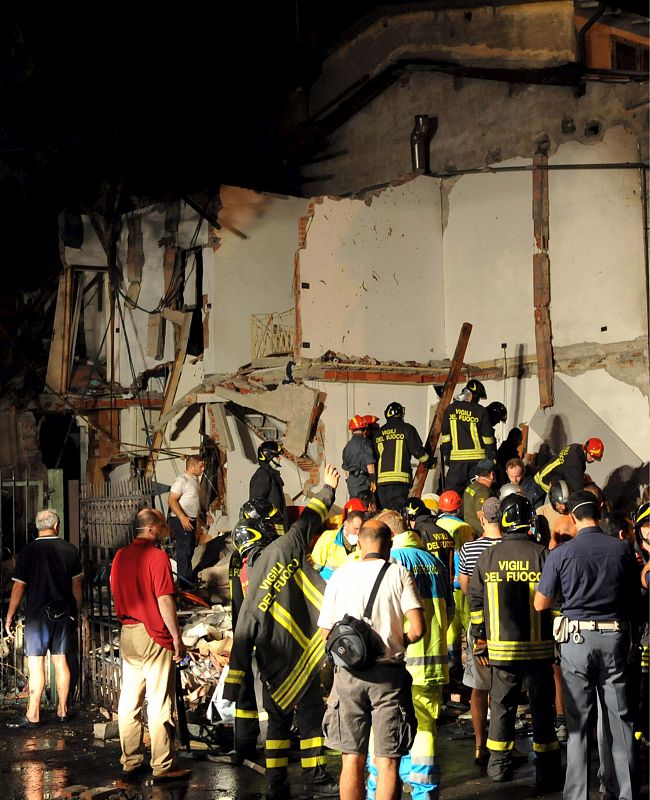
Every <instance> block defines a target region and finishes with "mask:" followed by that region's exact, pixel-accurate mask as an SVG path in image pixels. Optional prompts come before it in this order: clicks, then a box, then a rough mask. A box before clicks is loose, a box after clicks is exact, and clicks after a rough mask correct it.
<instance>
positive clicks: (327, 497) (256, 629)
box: [224, 487, 334, 711]
mask: <svg viewBox="0 0 650 800" xmlns="http://www.w3.org/2000/svg"><path fill="white" fill-rule="evenodd" d="M333 500H334V491H333V489H331V488H329V487H325V488H324V489H322V490H321V492H320V493H319V494H318V495H316V497H313V498H312V499H311V500H310V501H309V502H308V503H307V505H306V506H305V509H304V511H303V513H302V515H301V516H300V519H299V520H298V521H297V522H296V523H294V525H292V526H291V528H290V529H289V530H288V531H287V533H286V534H285V535H284V536H281V537H280V538H279V539H277V540H276V541H274V542H272V543H271V544H270V545H268V547H266V548H265V549H264V550H262V552H261V553H260V554H259V555H258V557H257V559H256V560H255V563H254V564H253V566H252V569H251V571H250V573H249V580H248V591H247V593H246V597H245V599H244V602H243V603H242V606H241V609H240V612H239V619H238V620H237V627H236V628H235V633H234V639H233V645H232V652H231V656H230V670H229V672H228V677H227V678H226V681H225V685H224V698H225V699H226V700H237V696H238V694H239V690H240V687H241V685H242V683H243V681H244V677H245V675H246V673H247V671H248V670H249V668H250V663H251V658H252V655H253V648H255V657H256V659H257V663H258V666H259V669H260V677H261V680H262V683H263V684H264V685H265V686H266V688H267V690H268V693H269V695H270V697H271V698H272V700H273V701H274V702H275V704H276V705H277V706H278V707H279V708H280V709H281V710H282V711H287V710H288V709H290V708H292V707H293V706H295V705H296V703H297V702H298V701H299V700H300V698H301V697H302V695H303V694H304V692H305V691H306V690H307V688H308V686H309V684H310V682H311V680H312V679H313V678H314V677H315V676H316V675H317V674H318V672H319V671H320V669H321V667H322V666H323V663H324V661H325V648H324V645H323V640H322V638H321V635H320V631H319V629H318V625H317V621H318V615H319V612H320V607H321V604H322V602H323V591H324V589H325V583H324V581H323V579H322V578H321V577H320V575H319V574H318V573H317V572H316V571H315V570H314V569H313V567H312V566H311V565H310V563H309V561H308V559H307V548H308V545H309V541H310V539H311V537H312V536H313V534H314V533H315V532H316V531H317V530H318V529H319V528H320V526H321V525H322V522H323V520H324V519H325V517H326V516H327V512H328V511H329V508H330V506H331V505H332V502H333Z"/></svg>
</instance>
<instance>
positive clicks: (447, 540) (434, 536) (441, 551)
mask: <svg viewBox="0 0 650 800" xmlns="http://www.w3.org/2000/svg"><path fill="white" fill-rule="evenodd" d="M402 518H403V519H404V524H405V525H406V528H407V529H408V530H414V531H415V532H416V533H417V534H418V535H419V537H420V539H421V540H422V544H423V545H424V547H425V548H426V550H428V551H429V552H430V553H433V554H434V555H435V556H438V558H439V559H440V560H441V561H442V563H443V564H444V565H445V567H447V572H448V573H449V579H450V581H451V578H452V576H453V574H454V537H453V536H452V535H451V534H450V533H449V531H446V530H445V529H444V528H441V527H440V525H438V524H437V522H436V518H435V516H434V515H433V514H432V513H431V511H430V509H429V508H428V507H427V506H426V504H425V502H424V500H421V499H420V498H419V497H409V498H408V499H407V501H406V503H405V505H404V508H402Z"/></svg>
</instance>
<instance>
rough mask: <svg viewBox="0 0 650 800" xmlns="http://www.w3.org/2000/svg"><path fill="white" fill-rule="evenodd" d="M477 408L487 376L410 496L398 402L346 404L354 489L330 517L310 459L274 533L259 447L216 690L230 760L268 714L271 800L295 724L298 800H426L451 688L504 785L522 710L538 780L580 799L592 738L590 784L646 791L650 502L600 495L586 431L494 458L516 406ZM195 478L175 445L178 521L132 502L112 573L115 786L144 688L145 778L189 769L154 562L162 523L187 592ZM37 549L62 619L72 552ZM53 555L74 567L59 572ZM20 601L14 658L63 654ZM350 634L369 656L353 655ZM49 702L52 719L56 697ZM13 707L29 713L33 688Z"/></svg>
mask: <svg viewBox="0 0 650 800" xmlns="http://www.w3.org/2000/svg"><path fill="white" fill-rule="evenodd" d="M486 399H487V398H486V392H485V388H484V387H483V385H482V384H481V383H480V382H479V381H477V380H470V381H469V382H468V383H467V385H466V386H464V387H463V389H462V390H461V392H460V394H459V395H458V396H457V397H456V398H455V399H454V401H453V402H452V403H451V404H450V405H449V406H448V407H447V409H446V410H445V413H444V417H443V422H442V434H441V437H440V449H441V455H442V459H443V462H444V467H443V470H442V471H441V483H442V485H441V486H440V487H439V491H438V492H437V493H436V494H429V495H425V496H423V497H416V496H412V495H411V494H410V489H411V485H412V480H413V473H412V470H413V464H414V462H417V463H419V464H422V465H423V466H424V467H425V468H426V467H430V466H431V465H432V464H433V463H434V458H433V453H432V452H431V451H430V449H429V443H428V442H427V443H426V444H425V443H423V441H422V439H421V437H420V436H419V434H418V432H417V431H416V429H415V428H414V427H413V426H412V425H411V424H409V423H408V422H406V421H405V419H404V417H405V409H404V407H403V406H402V405H401V404H400V403H397V402H393V403H390V404H389V405H388V407H387V408H386V410H385V419H386V422H385V424H384V425H379V420H378V418H377V417H374V416H370V415H368V416H362V415H355V416H354V417H353V418H352V419H351V420H350V422H349V430H350V432H351V436H350V440H349V442H348V444H347V445H346V447H345V449H344V450H343V453H342V465H343V471H344V475H345V480H346V482H347V488H348V493H349V496H350V499H349V501H348V502H347V503H346V504H345V506H344V507H343V513H342V515H341V517H340V518H339V519H338V520H336V524H333V523H332V521H333V519H334V518H333V517H331V515H330V511H331V508H332V505H333V503H334V499H335V493H336V489H337V487H338V485H339V481H340V477H341V476H340V475H339V473H338V471H337V470H336V469H335V468H334V467H333V466H332V465H329V464H328V465H326V466H325V468H324V485H323V487H322V489H321V490H320V491H319V492H317V493H315V494H314V495H313V496H312V497H311V498H310V499H309V500H308V501H307V502H306V505H305V506H304V509H303V511H302V513H301V515H300V516H299V518H298V519H297V520H296V521H295V522H293V524H289V519H288V515H287V509H286V506H285V500H284V492H283V483H282V479H281V477H280V458H281V456H282V446H281V444H280V443H278V442H263V443H262V444H261V445H260V447H259V449H258V462H259V467H258V469H257V471H256V472H255V474H254V475H253V476H252V478H251V482H250V497H249V500H248V501H247V502H246V503H245V504H244V506H243V507H242V509H241V512H240V519H239V521H238V522H237V524H236V525H235V526H234V528H233V531H232V542H233V545H234V548H235V549H234V552H233V554H232V557H231V561H230V582H231V599H232V612H233V628H234V633H233V645H232V652H231V656H230V663H229V668H228V671H227V673H226V677H225V682H224V686H223V698H224V702H225V703H230V704H232V716H233V718H234V746H235V751H236V753H237V756H238V758H239V759H242V760H243V759H251V760H252V759H254V758H255V757H256V749H257V743H258V736H259V721H260V715H261V714H264V715H265V717H266V718H267V719H268V727H267V733H266V738H265V741H264V751H265V770H266V779H267V795H266V796H267V799H268V800H280V798H282V800H285V798H287V797H290V795H291V786H290V783H289V778H288V774H289V773H288V765H289V756H290V748H291V734H292V728H293V726H294V724H295V725H296V726H297V729H298V731H299V736H300V744H299V747H300V761H301V766H302V785H301V791H303V792H307V793H309V794H311V795H312V796H314V797H338V796H340V797H341V798H343V800H361V798H365V797H367V798H370V800H374V798H377V800H388V799H392V798H398V797H399V796H400V792H401V786H402V784H403V783H407V784H409V786H410V792H411V794H412V796H413V797H414V798H415V800H435V799H436V798H437V797H438V796H439V787H440V782H441V774H442V768H443V767H444V764H441V763H440V759H439V754H438V747H437V729H436V721H437V719H438V716H439V713H440V709H441V707H442V705H443V704H444V702H445V699H446V698H447V697H448V695H449V688H448V687H449V685H450V682H451V683H452V684H453V683H456V684H461V683H462V684H463V685H464V686H465V687H467V690H468V692H469V693H470V695H469V696H470V711H471V720H472V725H473V729H474V735H475V740H476V741H475V756H474V758H475V762H476V763H477V765H479V766H484V767H485V768H486V770H487V774H488V775H489V777H490V778H492V779H493V780H494V781H497V782H507V781H509V780H511V779H512V777H513V771H514V769H515V768H516V766H517V763H518V761H519V760H520V759H521V755H520V754H519V753H518V751H517V749H516V747H515V722H516V715H517V708H518V706H520V705H521V704H522V702H525V703H527V704H528V705H529V706H530V711H531V715H532V747H533V751H534V753H535V771H536V785H537V789H538V790H540V791H542V792H544V791H553V790H559V789H563V792H564V794H563V797H564V798H565V800H588V797H589V781H590V771H589V751H590V747H591V744H590V743H591V738H592V732H593V730H594V729H595V731H596V735H595V741H596V744H597V750H598V754H599V759H600V768H599V771H598V778H599V780H600V789H601V791H602V792H603V794H604V795H605V797H606V798H620V800H634V798H636V797H637V796H638V789H639V784H640V780H639V774H638V752H639V748H640V747H641V746H647V741H648V738H649V737H648V607H647V597H646V600H645V601H644V600H643V599H642V598H643V597H645V596H647V590H648V563H649V559H650V503H649V502H648V498H647V497H641V496H640V497H639V498H638V504H637V507H636V508H634V509H628V510H626V511H627V513H623V512H621V511H618V510H612V509H610V508H609V506H608V503H607V501H606V499H605V497H604V496H603V493H602V491H601V490H600V488H599V487H598V486H596V485H595V484H594V483H593V481H592V480H591V478H590V476H589V475H588V474H587V471H586V470H587V466H588V464H590V463H592V462H594V461H598V460H600V459H602V458H603V455H604V445H603V442H602V441H601V440H600V439H598V438H596V437H591V438H589V439H588V440H587V441H586V442H585V443H575V444H570V445H569V446H567V447H566V448H564V449H563V450H562V451H561V452H560V453H559V454H558V455H557V456H556V457H554V458H551V459H549V460H548V461H547V462H546V463H544V464H536V465H533V464H530V463H528V461H527V460H526V459H525V456H526V454H525V453H523V452H521V444H522V441H521V432H520V431H519V429H513V431H511V432H510V434H508V436H507V437H506V439H505V440H504V441H503V443H502V444H501V445H500V447H498V448H497V445H496V439H495V433H494V427H495V425H496V424H497V423H503V422H505V421H506V419H507V410H506V408H505V406H503V404H501V403H491V404H489V405H487V406H483V405H482V404H481V402H480V401H481V400H486ZM203 468H204V462H203V460H202V459H201V458H200V457H192V458H190V459H188V462H187V464H186V472H185V474H184V475H183V476H181V478H179V480H178V481H177V482H176V483H175V484H174V486H173V487H172V492H171V494H170V503H169V506H170V518H169V520H166V519H165V518H164V517H163V515H162V514H161V513H160V512H158V511H154V510H153V509H143V510H142V511H140V512H139V513H138V515H137V518H136V523H135V531H134V533H135V538H134V540H133V542H131V544H129V545H128V546H127V547H125V548H123V549H121V550H120V551H118V553H117V556H116V557H115V560H114V562H113V565H112V572H111V585H112V589H113V594H114V602H115V611H116V615H117V617H118V619H119V620H120V622H121V624H122V633H121V641H120V644H121V655H122V662H123V672H122V690H121V696H120V703H119V730H120V742H121V747H122V768H123V772H124V774H125V776H126V777H128V776H130V775H133V774H135V773H138V772H141V771H143V770H145V769H147V765H146V764H145V754H144V748H143V735H142V734H143V730H142V722H141V712H142V705H143V702H144V697H145V695H146V697H147V701H148V725H149V731H150V734H151V762H150V767H151V770H152V772H153V777H154V779H158V780H167V779H181V778H185V777H187V775H188V774H189V770H186V769H180V768H179V766H178V763H177V761H176V759H175V754H174V743H173V740H174V724H173V704H174V674H175V668H174V663H175V662H176V663H177V662H179V661H180V660H181V659H182V658H183V656H184V647H183V643H182V639H181V635H180V630H179V625H178V618H177V615H176V608H175V603H174V581H173V576H172V572H171V568H170V564H169V559H168V558H167V556H166V555H165V554H164V553H163V552H162V551H161V550H160V549H159V547H158V545H159V544H160V543H161V542H162V541H163V540H164V539H165V538H166V537H167V536H169V532H170V527H171V528H172V530H173V532H174V534H175V539H176V550H177V559H178V562H177V563H178V576H177V579H178V580H179V581H184V582H186V583H189V584H190V585H193V584H194V583H195V581H196V573H195V572H192V566H191V550H192V549H193V544H194V541H195V532H196V526H197V520H199V519H200V515H201V510H200V508H199V503H198V491H197V485H198V481H199V480H200V476H201V473H202V471H203ZM646 491H647V490H646ZM46 522H47V524H48V525H49V524H50V522H52V520H50V519H49V518H48V519H47V520H46ZM44 524H45V522H43V520H42V519H41V525H44ZM45 530H46V533H45V534H44V535H45V536H46V537H47V536H49V537H52V536H55V535H56V534H55V527H52V526H50V527H49V528H47V529H45ZM62 544H63V543H62ZM28 547H31V548H32V549H31V550H30V551H29V553H28V554H27V555H25V556H22V554H21V558H19V560H18V567H17V571H16V575H15V577H14V581H15V584H14V592H13V593H12V598H11V602H10V606H9V613H8V616H7V619H6V621H5V627H6V629H7V631H9V630H10V628H11V625H12V620H13V617H14V615H15V613H16V609H17V606H18V603H19V601H20V599H21V598H22V595H23V593H24V592H25V591H27V595H28V609H29V608H32V609H34V607H35V605H36V603H35V602H33V603H32V605H31V606H29V602H30V600H31V597H32V594H35V593H37V592H38V591H39V588H38V587H39V586H41V585H42V580H43V578H42V575H41V574H40V573H39V571H38V569H37V568H35V567H34V563H36V562H35V557H34V554H33V552H32V551H33V545H30V546H28ZM27 549H28V548H26V550H27ZM41 549H42V551H43V552H45V553H46V555H47V558H46V561H45V563H47V565H48V566H47V568H46V571H47V572H48V576H49V577H48V580H49V581H50V582H52V581H54V582H58V583H57V585H58V586H59V595H60V596H61V597H65V598H67V600H66V601H65V602H67V603H68V606H69V609H70V616H72V614H73V613H74V614H77V613H78V607H79V604H80V602H81V598H80V596H78V594H77V592H76V589H75V587H77V586H78V581H79V569H78V565H77V562H76V561H75V560H74V558H73V556H72V555H71V553H69V552H66V553H65V554H59V553H58V552H57V553H56V555H54V548H53V547H52V546H51V545H50V547H49V548H48V549H46V547H43V546H41ZM50 551H52V553H53V555H52V556H50V555H49V554H50ZM39 555H40V553H39ZM57 559H58V561H57ZM61 559H64V560H65V564H66V569H65V571H64V570H61V569H60V568H58V567H57V564H60V563H62V562H61ZM41 563H42V562H41ZM57 569H58V572H57ZM34 570H36V571H34ZM55 573H56V577H55ZM37 575H39V576H40V577H38V578H37V577H36V576H37ZM61 602H63V601H61ZM61 602H60V603H59V605H61ZM51 607H52V606H51V605H47V606H46V610H47V609H50V610H51ZM30 613H31V614H32V616H31V617H28V620H27V622H28V628H27V630H28V632H29V636H28V635H27V633H26V642H29V643H30V645H29V646H30V651H29V653H28V655H30V656H34V657H37V656H41V655H44V653H45V652H46V651H47V650H48V649H49V650H50V652H52V653H53V654H56V653H60V652H65V650H64V647H65V635H64V633H63V632H62V631H63V628H61V625H62V624H63V627H65V624H67V623H61V622H60V621H57V620H56V619H55V620H52V619H51V618H50V617H49V616H47V614H45V612H44V611H43V608H42V607H39V609H36V610H33V611H32V612H30ZM44 614H45V616H44ZM341 623H345V625H346V626H347V627H345V626H344V628H341ZM364 625H365V628H364V627H363V626H364ZM30 626H31V627H30ZM32 629H33V631H34V632H30V631H32ZM60 629H61V630H60ZM341 630H343V631H344V632H343V633H341ZM335 631H336V632H337V636H336V638H334V633H335ZM346 637H347V638H346ZM359 637H360V638H359ZM359 642H362V643H363V647H364V653H365V656H364V657H365V661H364V662H363V667H362V668H361V667H354V666H349V665H346V664H347V662H346V661H345V657H346V654H347V653H349V652H351V650H353V649H354V647H356V646H358V643H359ZM326 654H329V659H328V657H327V656H326ZM337 654H338V655H337ZM328 660H329V662H330V663H329V664H328ZM332 662H333V663H332ZM354 663H361V662H354ZM55 665H56V662H55ZM31 666H32V665H31V662H30V691H31V688H32V677H31ZM37 667H38V665H37V664H34V668H35V677H34V693H36V692H38V680H39V678H38V668H37ZM61 685H62V688H64V679H63V678H62V679H61ZM256 688H257V689H258V692H257V693H256V691H255V690H256ZM41 689H42V687H41ZM59 696H60V698H63V699H62V700H61V703H62V705H61V707H60V709H59V711H60V713H61V715H63V716H64V715H65V714H66V713H67V708H66V705H65V702H66V701H65V698H66V695H65V692H61V693H60V695H59ZM260 696H261V703H260V704H259V705H258V700H257V698H258V697H260ZM39 697H40V694H39ZM325 701H326V702H325ZM25 719H26V723H25V724H37V722H38V710H37V708H36V707H34V706H33V704H31V701H30V706H29V708H28V711H27V716H26V718H25ZM565 742H566V743H567V755H566V773H565V771H564V770H563V767H562V760H561V749H560V747H561V744H563V743H565ZM326 747H327V748H330V749H331V750H335V751H339V752H340V753H341V754H342V762H341V775H340V780H335V779H334V777H333V776H332V775H331V774H330V773H329V772H328V769H327V761H326V756H325V748H326Z"/></svg>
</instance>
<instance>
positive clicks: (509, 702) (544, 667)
mask: <svg viewBox="0 0 650 800" xmlns="http://www.w3.org/2000/svg"><path fill="white" fill-rule="evenodd" d="M491 673H492V688H491V689H490V695H491V698H492V706H491V709H490V729H489V732H488V740H487V746H488V749H489V751H490V760H489V762H488V767H487V773H488V775H489V776H490V777H491V778H492V780H495V781H503V780H509V779H510V777H511V773H512V751H513V749H514V746H515V721H516V716H517V705H518V704H519V695H520V694H521V689H522V685H523V682H524V679H525V678H528V681H527V687H528V697H529V700H530V710H531V714H532V717H533V751H534V753H535V756H536V759H535V767H536V772H537V781H538V782H539V783H543V782H545V781H548V780H550V779H551V778H553V777H554V776H556V775H557V773H558V771H559V769H560V745H559V744H558V741H557V736H556V735H555V724H554V721H555V720H554V708H553V704H554V702H555V681H554V680H553V668H552V666H551V663H550V662H549V661H544V662H542V663H539V664H536V663H535V662H526V663H513V665H512V666H511V667H507V668H505V667H494V666H493V667H492V668H491Z"/></svg>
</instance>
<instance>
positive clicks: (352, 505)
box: [343, 497, 368, 520]
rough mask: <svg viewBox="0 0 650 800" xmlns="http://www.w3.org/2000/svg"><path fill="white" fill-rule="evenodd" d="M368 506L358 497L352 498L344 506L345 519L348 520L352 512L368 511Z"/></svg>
mask: <svg viewBox="0 0 650 800" xmlns="http://www.w3.org/2000/svg"><path fill="white" fill-rule="evenodd" d="M367 510H368V506H367V505H366V504H365V503H364V502H363V500H360V499H359V498H358V497H351V498H350V499H349V500H348V502H347V503H346V504H345V505H344V506H343V519H344V520H345V519H347V518H348V514H349V513H350V511H367Z"/></svg>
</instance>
